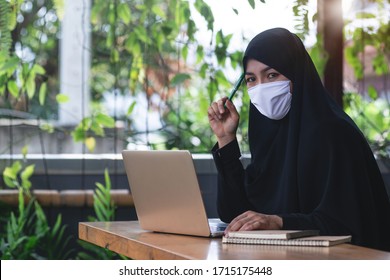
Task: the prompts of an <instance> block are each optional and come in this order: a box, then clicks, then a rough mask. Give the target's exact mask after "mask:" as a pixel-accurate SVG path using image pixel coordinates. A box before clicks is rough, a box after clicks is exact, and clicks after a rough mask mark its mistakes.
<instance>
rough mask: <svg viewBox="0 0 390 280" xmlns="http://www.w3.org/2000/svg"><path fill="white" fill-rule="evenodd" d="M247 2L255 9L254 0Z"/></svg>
mask: <svg viewBox="0 0 390 280" xmlns="http://www.w3.org/2000/svg"><path fill="white" fill-rule="evenodd" d="M248 3H249V5H251V7H252V9H255V7H256V4H255V0H248Z"/></svg>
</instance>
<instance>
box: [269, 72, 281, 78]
mask: <svg viewBox="0 0 390 280" xmlns="http://www.w3.org/2000/svg"><path fill="white" fill-rule="evenodd" d="M278 76H279V74H278V73H269V74H268V79H275V78H277V77H278Z"/></svg>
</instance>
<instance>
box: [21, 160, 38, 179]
mask: <svg viewBox="0 0 390 280" xmlns="http://www.w3.org/2000/svg"><path fill="white" fill-rule="evenodd" d="M34 168H35V164H31V165H29V166H27V167H26V168H25V169H24V170H23V172H22V173H20V178H22V180H28V179H30V177H31V176H32V175H33V174H34Z"/></svg>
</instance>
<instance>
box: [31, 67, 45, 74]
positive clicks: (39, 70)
mask: <svg viewBox="0 0 390 280" xmlns="http://www.w3.org/2000/svg"><path fill="white" fill-rule="evenodd" d="M31 71H32V72H34V73H35V74H39V75H44V74H45V73H46V70H45V68H43V67H42V66H41V65H39V64H34V66H33V68H32V69H31Z"/></svg>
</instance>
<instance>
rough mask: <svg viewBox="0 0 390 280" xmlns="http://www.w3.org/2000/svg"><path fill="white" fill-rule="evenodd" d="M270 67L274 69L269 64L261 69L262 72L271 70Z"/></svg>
mask: <svg viewBox="0 0 390 280" xmlns="http://www.w3.org/2000/svg"><path fill="white" fill-rule="evenodd" d="M270 69H273V68H272V67H270V66H267V67H265V68H264V69H263V70H261V71H260V72H263V73H264V72H267V71H268V70H270Z"/></svg>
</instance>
